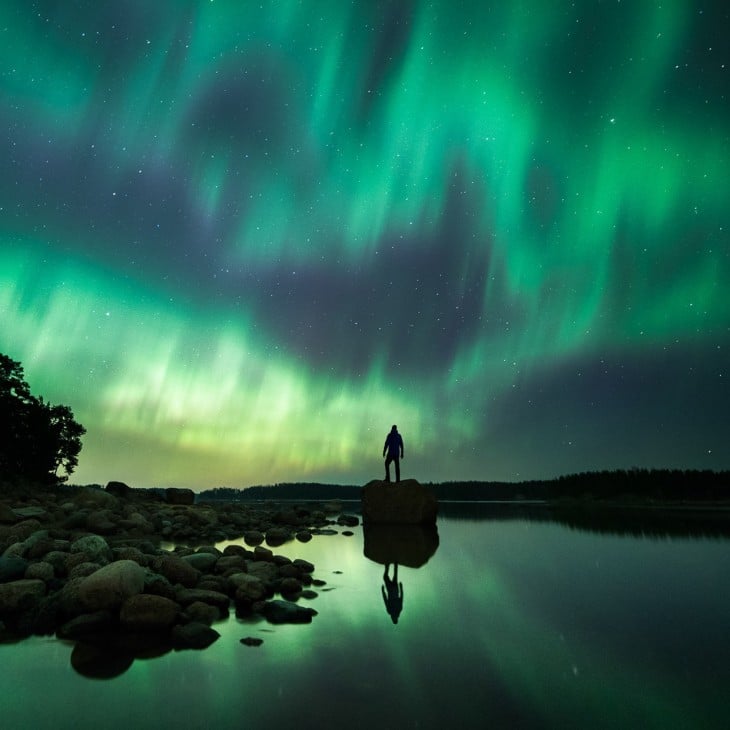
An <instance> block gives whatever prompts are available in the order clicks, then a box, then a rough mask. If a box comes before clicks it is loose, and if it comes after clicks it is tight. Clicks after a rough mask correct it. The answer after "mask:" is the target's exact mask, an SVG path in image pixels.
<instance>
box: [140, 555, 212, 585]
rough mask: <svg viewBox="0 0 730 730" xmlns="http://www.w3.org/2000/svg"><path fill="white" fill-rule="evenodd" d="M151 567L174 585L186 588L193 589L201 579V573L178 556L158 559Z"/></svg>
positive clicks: (164, 556)
mask: <svg viewBox="0 0 730 730" xmlns="http://www.w3.org/2000/svg"><path fill="white" fill-rule="evenodd" d="M150 567H151V568H152V570H154V571H155V572H156V573H159V574H160V575H164V576H165V578H167V580H169V581H170V583H172V584H173V585H175V584H176V583H179V584H180V585H183V586H185V587H186V588H193V587H195V586H196V585H197V584H198V580H199V579H200V571H199V570H196V569H195V568H194V567H193V566H192V565H190V563H188V562H186V561H185V560H183V559H182V558H181V557H179V556H177V555H161V556H159V557H156V558H154V559H153V560H152V564H151V566H150Z"/></svg>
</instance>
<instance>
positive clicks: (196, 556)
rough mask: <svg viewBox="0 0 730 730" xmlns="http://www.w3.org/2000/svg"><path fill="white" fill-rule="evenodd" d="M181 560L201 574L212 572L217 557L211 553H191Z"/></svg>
mask: <svg viewBox="0 0 730 730" xmlns="http://www.w3.org/2000/svg"><path fill="white" fill-rule="evenodd" d="M182 559H183V560H184V561H185V562H186V563H187V564H188V565H192V566H193V568H195V570H199V571H201V572H202V573H206V572H208V571H209V570H213V568H214V567H215V564H216V563H217V562H218V556H217V555H213V554H211V553H193V554H192V555H183V557H182Z"/></svg>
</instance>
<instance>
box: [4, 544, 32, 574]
mask: <svg viewBox="0 0 730 730" xmlns="http://www.w3.org/2000/svg"><path fill="white" fill-rule="evenodd" d="M16 544H17V543H16ZM27 567H28V561H27V560H24V559H23V558H21V557H20V556H19V555H12V554H10V555H3V556H2V557H0V583H5V582H6V581H9V580H15V579H16V578H22V577H23V576H24V575H25V570H26V568H27Z"/></svg>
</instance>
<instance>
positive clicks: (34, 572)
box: [25, 561, 55, 583]
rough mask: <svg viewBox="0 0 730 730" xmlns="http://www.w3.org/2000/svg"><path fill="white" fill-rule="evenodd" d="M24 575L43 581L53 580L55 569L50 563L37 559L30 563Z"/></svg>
mask: <svg viewBox="0 0 730 730" xmlns="http://www.w3.org/2000/svg"><path fill="white" fill-rule="evenodd" d="M25 577H26V578H29V579H36V580H42V581H43V582H44V583H48V581H50V580H53V578H54V577H55V571H54V570H53V566H52V565H51V564H50V563H45V562H43V561H39V562H37V563H31V564H30V565H29V566H28V568H27V569H26V571H25Z"/></svg>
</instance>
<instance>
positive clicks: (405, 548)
mask: <svg viewBox="0 0 730 730" xmlns="http://www.w3.org/2000/svg"><path fill="white" fill-rule="evenodd" d="M363 536H364V543H365V544H364V548H363V552H364V554H365V557H366V558H368V560H372V561H373V562H374V563H379V564H380V565H384V566H385V571H384V572H383V585H382V586H381V588H380V590H381V593H382V596H383V603H384V604H385V610H386V611H387V612H388V615H389V616H390V618H391V621H392V622H393V623H394V624H397V623H398V619H399V617H400V614H401V611H402V610H403V583H402V582H401V581H399V580H398V566H399V565H404V566H406V567H408V568H421V567H423V566H424V565H425V564H426V563H427V562H428V561H429V560H430V559H431V557H432V556H433V554H434V553H435V552H436V550H437V549H438V546H439V536H438V531H437V529H436V525H428V526H425V525H364V526H363ZM391 565H392V566H393V577H392V578H391V577H390V575H389V573H390V566H391Z"/></svg>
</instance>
